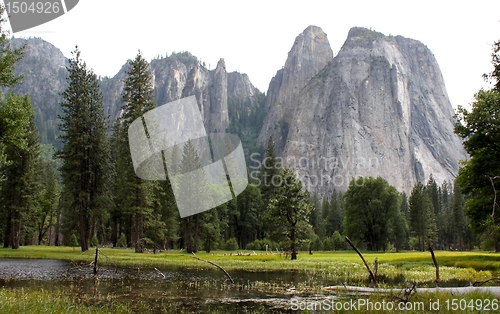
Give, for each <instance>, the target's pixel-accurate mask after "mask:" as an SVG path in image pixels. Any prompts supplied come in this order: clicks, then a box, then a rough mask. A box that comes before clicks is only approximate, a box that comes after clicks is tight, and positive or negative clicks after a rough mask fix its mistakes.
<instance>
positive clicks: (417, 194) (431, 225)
mask: <svg viewBox="0 0 500 314" xmlns="http://www.w3.org/2000/svg"><path fill="white" fill-rule="evenodd" d="M409 207H410V212H409V216H410V232H411V233H412V235H413V236H414V237H416V238H417V240H418V247H419V249H420V250H421V251H424V250H425V249H426V243H427V241H428V238H429V237H431V239H434V237H435V236H436V216H435V215H434V210H433V206H432V200H431V198H430V196H429V194H428V193H427V190H426V188H425V186H424V185H423V184H422V183H420V182H419V183H417V185H415V186H414V187H413V189H412V191H411V194H410V199H409Z"/></svg>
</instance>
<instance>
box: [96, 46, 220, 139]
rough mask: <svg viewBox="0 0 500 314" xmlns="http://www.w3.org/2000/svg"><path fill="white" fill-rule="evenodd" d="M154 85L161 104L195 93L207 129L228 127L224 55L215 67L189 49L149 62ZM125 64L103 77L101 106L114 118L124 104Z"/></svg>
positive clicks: (213, 129)
mask: <svg viewBox="0 0 500 314" xmlns="http://www.w3.org/2000/svg"><path fill="white" fill-rule="evenodd" d="M150 66H151V72H152V74H153V80H154V88H155V103H156V104H157V105H158V106H161V105H164V104H166V103H169V102H171V101H175V100H178V99H181V98H184V97H189V96H195V97H196V100H197V102H198V107H199V109H200V111H201V114H202V116H203V120H204V123H205V127H206V130H207V132H209V133H210V132H224V131H225V130H226V129H227V128H228V127H229V118H228V109H227V84H228V82H227V81H228V74H227V71H226V66H225V63H224V59H220V60H219V62H218V63H217V67H216V69H215V70H211V71H210V70H208V69H207V68H206V67H205V66H204V65H202V64H201V63H200V61H199V60H198V59H197V58H196V57H194V56H193V55H191V54H190V53H187V52H183V53H177V54H172V55H171V56H170V57H166V58H160V59H154V60H152V61H151V63H150ZM127 69H128V65H127V64H125V65H124V66H123V67H122V69H121V70H120V71H119V72H118V74H117V75H115V76H114V77H113V78H108V79H103V82H102V86H103V97H104V106H105V110H106V112H107V113H109V114H110V116H111V118H112V120H113V121H114V120H115V119H116V118H118V116H119V115H120V109H121V107H122V105H123V101H122V100H121V92H122V90H123V84H124V80H125V79H126V76H127V75H126V72H127Z"/></svg>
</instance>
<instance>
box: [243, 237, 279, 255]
mask: <svg viewBox="0 0 500 314" xmlns="http://www.w3.org/2000/svg"><path fill="white" fill-rule="evenodd" d="M266 245H267V250H268V251H269V252H271V251H273V250H276V248H277V247H278V245H277V244H276V243H275V242H273V241H271V240H269V239H261V240H255V241H252V242H250V243H248V244H247V246H246V249H247V250H256V251H258V250H260V251H265V250H266Z"/></svg>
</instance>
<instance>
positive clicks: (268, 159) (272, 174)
mask: <svg viewBox="0 0 500 314" xmlns="http://www.w3.org/2000/svg"><path fill="white" fill-rule="evenodd" d="M282 167H283V165H282V164H281V162H280V160H279V159H278V158H277V157H276V149H275V147H274V141H273V138H272V137H269V140H268V142H267V149H266V153H265V156H264V160H263V161H262V164H261V166H260V168H259V170H258V176H257V177H258V180H257V182H256V184H257V186H258V187H259V188H260V192H261V195H262V209H261V210H260V212H259V214H258V218H259V219H260V220H261V221H265V220H266V219H267V218H269V217H270V215H269V214H268V212H267V211H268V205H269V200H270V197H271V195H272V193H273V192H274V190H275V189H276V188H277V186H278V184H279V183H280V182H279V181H280V180H279V173H280V169H282ZM274 224H275V221H272V220H271V221H269V220H267V221H266V223H265V224H264V226H263V228H262V229H261V230H259V238H263V237H264V235H265V234H270V233H272V232H273V230H274Z"/></svg>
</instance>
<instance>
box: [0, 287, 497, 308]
mask: <svg viewBox="0 0 500 314" xmlns="http://www.w3.org/2000/svg"><path fill="white" fill-rule="evenodd" d="M352 300H353V302H354V304H356V305H355V307H351V308H350V307H345V305H343V306H344V307H345V308H340V310H335V311H334V312H335V313H398V312H401V311H398V306H402V308H403V309H405V311H404V312H406V313H450V314H455V313H456V314H458V313H498V311H499V310H498V309H499V307H498V304H499V300H498V299H497V298H495V297H494V296H493V295H490V294H478V293H471V294H468V295H465V296H460V297H459V298H457V297H453V296H450V295H449V294H445V293H422V294H417V295H414V296H413V298H411V299H410V300H409V302H405V303H403V302H402V301H401V300H398V299H397V298H391V297H381V296H373V295H372V296H370V297H366V296H359V297H354V298H353V299H352ZM361 301H362V303H361ZM337 302H338V303H340V304H343V303H345V304H346V305H348V306H349V304H352V302H351V301H350V300H342V301H337ZM320 304H321V305H320ZM369 304H371V307H370V305H369ZM436 305H437V306H436ZM300 306H302V307H303V308H300ZM308 306H309V308H310V309H312V308H314V309H316V311H318V310H319V311H320V312H321V313H328V312H332V311H331V308H328V306H330V307H334V305H333V304H332V303H328V302H319V303H316V304H315V305H313V304H309V305H307V306H304V305H300V303H297V305H296V307H295V308H293V305H292V310H294V312H298V313H311V311H310V310H307V307H308ZM318 306H320V307H318ZM377 307H379V308H378V309H377ZM0 312H1V313H5V314H18V313H52V314H66V313H115V314H121V313H144V314H145V313H175V314H183V313H194V312H193V310H192V309H186V308H182V307H178V306H175V305H174V304H172V303H170V302H162V304H156V306H155V308H154V309H152V308H151V306H150V304H147V303H142V302H135V303H130V302H117V301H116V300H114V299H113V298H111V297H109V296H108V297H86V296H81V295H76V294H73V293H68V292H67V291H50V292H49V291H45V290H34V289H6V288H0ZM283 312H284V311H282V310H277V309H276V310H275V309H269V308H261V309H254V310H242V311H239V310H238V311H236V312H235V310H234V309H232V310H229V311H228V310H208V311H204V313H283ZM285 312H286V313H290V311H289V310H288V311H285Z"/></svg>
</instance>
